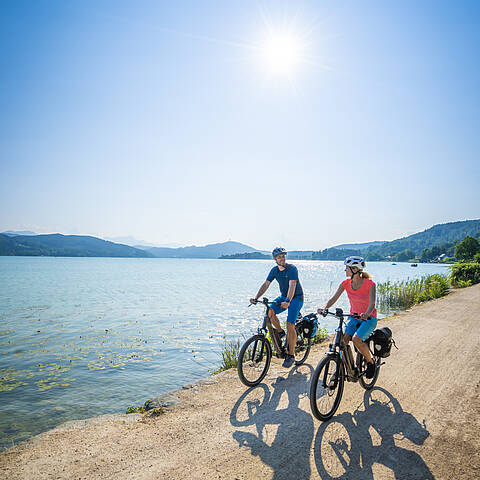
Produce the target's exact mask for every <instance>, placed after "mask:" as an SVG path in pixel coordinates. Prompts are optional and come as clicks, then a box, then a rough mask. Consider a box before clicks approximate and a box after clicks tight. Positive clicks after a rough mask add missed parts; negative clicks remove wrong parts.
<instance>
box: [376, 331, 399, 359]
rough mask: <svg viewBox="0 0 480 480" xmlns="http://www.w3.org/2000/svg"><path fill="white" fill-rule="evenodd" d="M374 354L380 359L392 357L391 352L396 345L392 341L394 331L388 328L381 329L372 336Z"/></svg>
mask: <svg viewBox="0 0 480 480" xmlns="http://www.w3.org/2000/svg"><path fill="white" fill-rule="evenodd" d="M371 338H372V340H373V352H374V354H375V355H378V356H379V357H382V358H386V357H388V356H390V350H391V349H392V345H393V344H394V343H395V342H394V340H393V339H392V331H391V330H390V329H389V328H388V327H383V328H379V329H378V330H375V331H374V332H373V334H372V337H371Z"/></svg>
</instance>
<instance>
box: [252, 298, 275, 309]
mask: <svg viewBox="0 0 480 480" xmlns="http://www.w3.org/2000/svg"><path fill="white" fill-rule="evenodd" d="M257 303H261V304H262V305H265V306H267V305H280V303H281V302H269V301H268V298H267V297H263V298H262V299H261V300H254V302H253V303H249V304H248V306H249V307H250V306H251V305H257Z"/></svg>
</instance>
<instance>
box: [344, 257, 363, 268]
mask: <svg viewBox="0 0 480 480" xmlns="http://www.w3.org/2000/svg"><path fill="white" fill-rule="evenodd" d="M343 263H344V264H345V265H347V267H357V268H358V269H359V270H363V269H364V268H365V260H364V259H363V257H356V256H353V257H348V258H346V259H345V261H344V262H343Z"/></svg>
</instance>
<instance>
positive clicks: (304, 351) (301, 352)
mask: <svg viewBox="0 0 480 480" xmlns="http://www.w3.org/2000/svg"><path fill="white" fill-rule="evenodd" d="M311 346H312V339H311V338H309V337H305V336H304V335H303V331H301V332H299V331H298V330H297V343H296V345H295V358H297V360H295V365H303V364H304V363H305V360H306V359H307V357H308V354H309V353H310V348H311Z"/></svg>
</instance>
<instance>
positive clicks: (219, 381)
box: [0, 285, 480, 480]
mask: <svg viewBox="0 0 480 480" xmlns="http://www.w3.org/2000/svg"><path fill="white" fill-rule="evenodd" d="M479 309H480V285H475V286H472V287H469V288H465V289H459V290H456V291H453V292H451V293H450V294H449V295H447V296H446V297H442V298H440V299H437V300H433V301H430V302H426V303H423V304H420V305H416V306H414V307H412V308H411V309H410V310H408V311H404V312H399V313H397V314H395V315H392V316H389V317H386V318H384V319H382V320H380V322H379V323H380V324H381V325H382V326H383V325H388V326H389V327H390V328H391V329H392V331H393V334H394V339H395V341H396V343H397V346H398V347H399V350H393V352H392V355H391V356H390V357H389V358H387V359H385V365H384V366H382V369H381V372H380V376H379V380H378V382H377V386H376V387H374V389H372V390H371V391H365V390H363V389H362V388H361V387H360V386H359V384H353V383H346V384H345V390H344V395H343V398H342V401H341V404H340V407H339V410H338V411H337V413H336V415H335V416H334V418H333V419H332V420H331V421H330V422H328V423H322V422H319V421H317V420H315V419H314V418H313V417H312V415H311V411H310V405H309V398H308V392H309V377H310V375H311V372H312V371H313V368H314V367H315V365H316V364H317V362H318V361H319V360H320V358H321V357H322V356H323V354H324V352H325V350H326V348H325V347H326V344H328V343H327V342H324V343H322V344H319V345H315V346H314V347H313V348H312V352H311V353H310V356H309V358H308V360H307V363H306V364H305V365H303V366H301V367H297V368H292V369H290V370H286V369H283V368H282V367H281V364H280V362H279V361H278V359H273V360H272V365H271V367H270V371H269V373H268V375H267V377H266V378H265V380H264V382H263V383H262V384H260V385H259V386H258V387H256V388H252V389H247V388H245V387H244V386H243V385H242V384H241V383H240V381H239V380H238V377H237V372H236V369H230V370H227V371H224V372H221V373H220V374H218V375H216V376H215V377H214V378H212V377H207V378H206V379H202V380H203V381H205V380H207V383H205V384H202V383H201V382H202V380H199V381H197V382H193V383H191V384H188V386H187V385H186V386H185V387H183V388H180V389H177V390H173V392H175V395H178V398H179V400H180V403H178V404H177V405H174V406H172V407H169V408H166V409H165V411H164V412H163V414H160V415H158V416H152V415H148V414H146V415H141V414H128V415H127V414H119V415H101V416H96V417H92V418H90V419H85V420H76V421H70V422H66V423H63V424H61V425H59V426H58V427H56V428H55V429H52V430H49V431H47V432H44V433H42V434H40V435H37V436H34V437H32V438H30V439H28V440H26V441H25V442H22V443H21V444H19V445H17V446H15V447H13V448H9V449H8V450H6V451H4V452H2V453H0V471H1V472H4V474H5V477H7V476H8V478H9V480H16V479H27V478H28V479H30V478H36V479H37V478H38V479H44V478H45V479H46V478H52V476H53V477H54V478H59V479H60V478H61V479H71V478H82V479H83V478H84V479H96V478H112V479H113V478H115V479H118V478H135V479H140V480H144V479H145V480H146V479H154V478H155V479H157V478H165V479H166V478H188V479H189V478H195V479H196V478H222V479H231V478H238V479H249V478H254V477H255V478H272V476H273V478H285V479H288V478H294V477H298V476H299V474H300V477H299V478H325V472H328V475H330V476H332V477H334V478H336V477H338V476H342V475H343V473H342V472H345V469H349V470H348V471H349V472H351V474H352V478H353V477H354V478H360V477H361V476H362V475H364V476H366V477H367V478H370V476H372V478H373V472H374V473H375V475H374V478H375V479H381V480H383V479H385V480H386V479H388V478H392V473H394V474H395V476H396V477H397V478H449V476H450V474H451V472H452V471H455V472H456V478H458V479H465V480H467V479H468V480H470V479H471V478H475V477H477V476H478V473H479V469H480V452H479V451H478V448H477V444H478V439H477V436H478V433H477V429H478V427H480V420H479V418H480V417H479V413H480V400H479V394H480V373H479V372H480V359H479V358H478V351H479V350H480V338H479V337H478V336H476V335H472V334H471V332H472V331H473V330H472V329H474V328H476V323H477V320H476V312H477V311H478V310H479ZM452 318H458V319H459V321H457V322H452ZM460 320H461V321H460ZM412 352H413V353H414V354H413V355H412ZM439 352H442V354H441V355H439ZM465 358H469V359H471V360H470V361H469V362H468V363H467V364H465V361H464V359H465ZM459 368H461V369H462V372H463V375H458V371H459ZM199 382H200V384H199ZM173 392H172V393H173ZM459 392H461V395H459V394H458V393H459ZM452 398H455V399H456V400H455V402H454V404H452V401H451V399H452ZM340 440H342V442H347V443H346V446H345V450H344V451H345V454H344V455H346V456H345V460H344V461H343V463H342V460H341V459H339V456H338V455H337V454H336V453H335V448H336V447H335V445H337V444H338V441H340ZM336 442H337V443H336ZM342 448H343V447H342ZM286 451H288V452H289V453H290V455H288V456H286V455H285V452H286ZM342 451H343V450H342ZM357 458H362V461H361V462H362V463H361V465H359V464H358V463H356V462H357V461H356V460H355V459H357ZM187 459H188V460H187ZM392 459H394V460H392ZM345 462H346V463H345ZM392 470H393V472H392ZM369 472H370V473H369Z"/></svg>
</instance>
